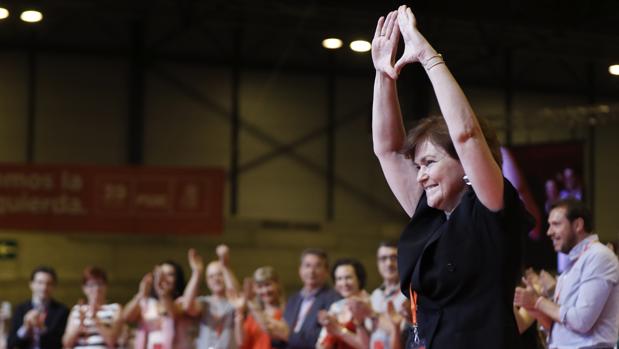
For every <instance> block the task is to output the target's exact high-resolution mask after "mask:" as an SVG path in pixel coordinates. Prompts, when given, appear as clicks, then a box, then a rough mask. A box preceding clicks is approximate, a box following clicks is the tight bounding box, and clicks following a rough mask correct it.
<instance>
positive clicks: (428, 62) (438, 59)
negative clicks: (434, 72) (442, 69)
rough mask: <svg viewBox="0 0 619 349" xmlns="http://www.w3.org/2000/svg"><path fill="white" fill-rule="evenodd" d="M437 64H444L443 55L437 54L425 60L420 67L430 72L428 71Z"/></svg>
mask: <svg viewBox="0 0 619 349" xmlns="http://www.w3.org/2000/svg"><path fill="white" fill-rule="evenodd" d="M433 61H434V62H433ZM439 64H445V61H444V60H443V55H442V54H440V53H437V54H435V55H434V56H432V57H430V58H428V59H426V61H425V62H424V63H423V64H422V65H423V67H424V68H425V69H426V71H430V69H432V68H434V67H435V66H437V65H439Z"/></svg>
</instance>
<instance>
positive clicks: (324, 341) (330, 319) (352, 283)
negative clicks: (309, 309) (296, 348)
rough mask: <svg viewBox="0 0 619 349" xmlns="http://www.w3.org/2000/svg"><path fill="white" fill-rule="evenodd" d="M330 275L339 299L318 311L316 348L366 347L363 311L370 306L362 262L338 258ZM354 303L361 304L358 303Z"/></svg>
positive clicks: (366, 336)
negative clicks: (318, 324) (318, 325)
mask: <svg viewBox="0 0 619 349" xmlns="http://www.w3.org/2000/svg"><path fill="white" fill-rule="evenodd" d="M331 276H332V277H333V280H334V283H335V290H336V291H337V292H338V293H339V294H340V295H341V296H342V297H343V299H341V300H339V301H337V302H335V303H333V304H331V307H330V308H329V311H328V312H325V311H324V310H323V311H321V313H319V322H320V324H321V325H322V331H321V332H320V336H319V337H318V342H317V343H316V348H317V349H353V348H354V349H367V348H368V345H369V342H370V340H369V333H368V329H367V328H368V327H369V326H371V324H366V321H365V320H366V317H365V315H366V314H365V312H363V311H357V309H361V308H363V309H371V305H370V299H369V295H368V294H367V292H365V290H364V289H363V288H364V287H365V279H366V273H365V268H364V267H363V265H362V264H361V263H360V262H359V261H357V260H355V259H339V260H337V261H336V262H335V264H334V266H333V269H332V273H331ZM358 303H363V305H359V304H358Z"/></svg>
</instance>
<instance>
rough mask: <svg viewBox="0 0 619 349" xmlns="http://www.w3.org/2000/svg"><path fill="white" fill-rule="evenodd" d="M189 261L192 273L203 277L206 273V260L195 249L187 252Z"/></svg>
mask: <svg viewBox="0 0 619 349" xmlns="http://www.w3.org/2000/svg"><path fill="white" fill-rule="evenodd" d="M187 260H188V261H189V267H190V268H191V272H192V273H198V274H200V275H201V274H202V273H203V272H204V260H203V259H202V256H200V255H199V254H198V252H197V251H196V250H195V249H193V248H190V249H189V251H187Z"/></svg>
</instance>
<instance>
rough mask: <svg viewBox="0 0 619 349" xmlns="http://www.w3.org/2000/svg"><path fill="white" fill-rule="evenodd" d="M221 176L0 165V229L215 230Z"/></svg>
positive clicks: (203, 171) (207, 171) (219, 220)
mask: <svg viewBox="0 0 619 349" xmlns="http://www.w3.org/2000/svg"><path fill="white" fill-rule="evenodd" d="M223 187H224V171H223V170H221V169H212V168H160V167H102V166H63V165H13V164H9V165H7V164H4V165H0V228H17V229H29V230H49V231H82V232H91V231H97V232H123V233H170V234H173V233H179V234H200V233H220V232H221V231H222V229H223V211H222V209H223Z"/></svg>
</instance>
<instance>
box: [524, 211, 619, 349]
mask: <svg viewBox="0 0 619 349" xmlns="http://www.w3.org/2000/svg"><path fill="white" fill-rule="evenodd" d="M548 224H549V228H548V236H550V238H551V239H552V242H553V245H554V248H555V250H556V251H557V252H563V253H565V254H567V255H568V258H569V263H568V265H567V267H566V269H565V271H564V272H563V274H561V276H560V277H559V280H558V281H557V286H556V290H555V294H554V296H553V299H547V298H544V297H542V296H540V295H539V294H537V293H536V292H535V290H534V288H533V287H531V285H527V287H526V288H523V287H517V288H516V293H515V296H514V304H515V305H517V306H522V307H524V308H525V309H527V310H528V311H529V313H531V314H532V315H533V316H535V317H536V318H537V319H538V321H539V322H540V323H541V324H542V325H543V326H544V327H545V328H546V329H549V330H550V331H551V333H550V336H549V339H548V344H549V345H548V348H550V349H555V348H614V346H615V343H617V337H618V332H619V330H618V329H619V262H618V261H617V257H616V256H615V255H614V254H613V253H612V252H611V251H610V249H609V248H608V247H606V246H604V245H603V244H601V243H600V242H599V239H598V237H597V235H596V234H593V233H592V231H593V227H592V220H591V213H590V212H589V210H588V209H587V208H586V206H585V205H584V204H583V203H582V202H580V201H577V200H574V199H566V200H561V201H559V202H557V203H555V204H554V205H553V206H552V208H551V211H550V215H549V217H548Z"/></svg>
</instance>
